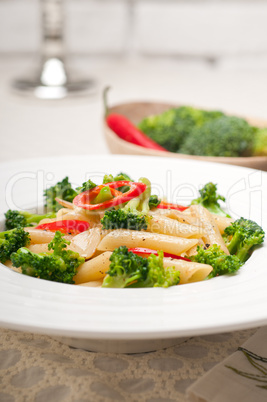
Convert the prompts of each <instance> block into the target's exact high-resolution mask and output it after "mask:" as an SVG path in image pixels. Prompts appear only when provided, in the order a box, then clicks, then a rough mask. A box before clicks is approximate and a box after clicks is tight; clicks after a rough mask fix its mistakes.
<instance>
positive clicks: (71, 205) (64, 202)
mask: <svg viewBox="0 0 267 402" xmlns="http://www.w3.org/2000/svg"><path fill="white" fill-rule="evenodd" d="M55 201H56V202H58V203H59V204H60V205H62V206H63V207H65V208H69V209H74V207H75V205H74V204H73V203H72V202H69V201H66V200H62V199H61V198H58V197H56V198H55Z"/></svg>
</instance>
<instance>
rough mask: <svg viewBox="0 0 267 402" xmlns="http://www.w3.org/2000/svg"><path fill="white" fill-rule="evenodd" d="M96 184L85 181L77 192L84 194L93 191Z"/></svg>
mask: <svg viewBox="0 0 267 402" xmlns="http://www.w3.org/2000/svg"><path fill="white" fill-rule="evenodd" d="M95 187H96V184H95V183H94V182H92V180H90V179H89V180H87V181H85V182H84V183H83V184H82V186H81V187H77V188H76V191H77V193H78V194H80V193H83V192H84V191H88V190H92V188H95Z"/></svg>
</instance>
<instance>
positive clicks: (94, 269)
mask: <svg viewBox="0 0 267 402" xmlns="http://www.w3.org/2000/svg"><path fill="white" fill-rule="evenodd" d="M110 256H111V252H109V251H106V252H105V253H102V254H100V255H98V256H97V257H95V258H92V259H91V260H88V261H86V262H85V263H83V264H82V265H80V266H79V268H78V271H77V274H76V275H75V276H74V278H73V279H74V281H75V284H80V283H84V282H91V281H98V280H99V279H102V278H104V276H105V275H106V272H107V271H108V269H109V264H110V261H109V258H110Z"/></svg>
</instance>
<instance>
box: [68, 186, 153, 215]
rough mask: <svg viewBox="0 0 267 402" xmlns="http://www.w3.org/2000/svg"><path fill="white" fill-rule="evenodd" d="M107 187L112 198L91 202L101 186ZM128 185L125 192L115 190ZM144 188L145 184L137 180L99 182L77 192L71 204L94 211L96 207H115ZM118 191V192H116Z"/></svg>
mask: <svg viewBox="0 0 267 402" xmlns="http://www.w3.org/2000/svg"><path fill="white" fill-rule="evenodd" d="M107 186H108V187H109V188H110V189H111V192H112V194H113V195H114V198H112V199H111V200H108V201H104V202H102V203H100V204H93V203H92V201H93V200H94V198H95V197H96V196H97V194H98V193H99V191H100V190H101V188H103V187H107ZM123 186H128V187H130V189H129V190H128V191H126V193H121V192H120V191H118V190H116V189H117V188H119V187H123ZM145 189H146V184H144V183H141V182H140V183H139V182H132V181H128V180H120V181H113V182H111V183H106V184H101V185H100V186H96V187H94V188H93V189H92V190H87V191H84V192H83V193H81V194H78V195H77V196H76V197H75V198H74V200H73V204H74V205H76V206H77V207H80V208H83V209H88V210H90V211H96V210H98V209H107V208H111V207H115V206H116V205H120V204H124V203H125V202H128V201H130V200H131V199H132V198H135V197H138V196H139V195H140V194H142V193H143V192H144V191H145ZM118 193H119V194H118Z"/></svg>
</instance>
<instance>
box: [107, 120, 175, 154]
mask: <svg viewBox="0 0 267 402" xmlns="http://www.w3.org/2000/svg"><path fill="white" fill-rule="evenodd" d="M106 122H107V125H108V126H109V128H110V129H111V130H112V131H114V133H115V134H117V136H118V137H120V138H121V139H123V140H125V141H128V142H131V143H132V144H136V145H140V146H142V147H145V148H150V149H155V150H157V151H165V152H167V150H166V149H165V148H163V147H162V146H160V145H159V144H157V143H156V142H155V141H153V140H151V139H150V138H149V137H148V136H147V135H145V134H144V133H143V132H142V131H140V130H139V129H138V128H137V127H136V126H135V125H134V124H133V123H132V122H131V121H130V120H128V119H127V118H126V117H125V116H123V115H121V114H116V113H111V114H109V115H108V116H107V117H106Z"/></svg>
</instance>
